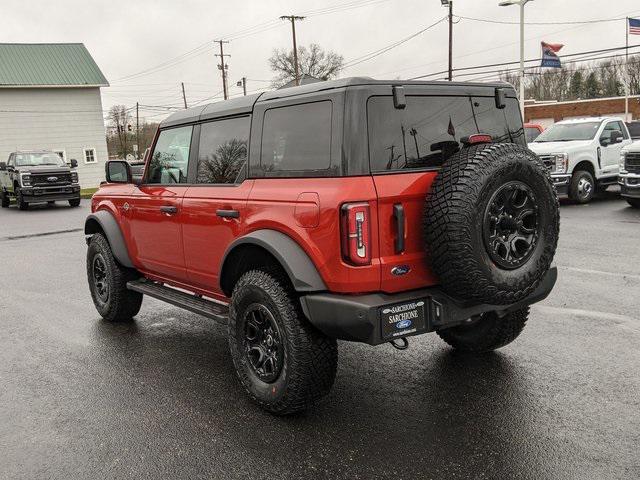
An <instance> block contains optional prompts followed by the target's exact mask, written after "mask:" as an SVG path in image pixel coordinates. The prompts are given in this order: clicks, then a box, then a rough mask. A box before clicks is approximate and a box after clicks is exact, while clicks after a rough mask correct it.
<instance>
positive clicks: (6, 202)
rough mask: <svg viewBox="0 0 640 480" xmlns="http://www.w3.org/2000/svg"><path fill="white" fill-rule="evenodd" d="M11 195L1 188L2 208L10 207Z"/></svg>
mask: <svg viewBox="0 0 640 480" xmlns="http://www.w3.org/2000/svg"><path fill="white" fill-rule="evenodd" d="M10 201H11V200H10V199H9V195H7V192H5V191H4V190H0V203H1V204H2V208H9V202H10Z"/></svg>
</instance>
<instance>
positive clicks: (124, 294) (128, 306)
mask: <svg viewBox="0 0 640 480" xmlns="http://www.w3.org/2000/svg"><path fill="white" fill-rule="evenodd" d="M98 255H99V256H100V257H101V259H102V260H103V263H104V266H105V271H106V273H107V280H106V284H107V285H108V297H107V298H106V299H105V300H103V299H102V298H101V297H100V295H99V293H98V290H97V288H98V287H97V286H96V282H95V280H94V265H95V264H94V260H95V258H96V256H98ZM139 276H140V275H139V274H138V273H137V272H136V271H135V270H133V269H130V268H126V267H123V266H122V265H120V264H119V263H118V262H117V260H116V259H115V257H114V256H113V253H112V252H111V246H110V245H109V242H108V241H107V239H106V238H105V237H104V236H103V235H102V234H100V233H96V234H94V235H93V236H92V237H91V240H90V242H89V248H88V250H87V280H88V282H89V290H90V291H91V298H92V299H93V304H94V305H95V307H96V310H98V313H99V314H100V316H101V317H102V318H104V319H105V320H106V321H108V322H121V321H129V320H131V319H132V318H133V317H135V316H136V315H137V314H138V312H139V311H140V307H141V306H142V298H143V295H142V294H141V293H138V292H133V291H131V290H128V289H127V282H129V281H131V280H136V279H137V278H139Z"/></svg>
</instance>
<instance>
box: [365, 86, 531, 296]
mask: <svg viewBox="0 0 640 480" xmlns="http://www.w3.org/2000/svg"><path fill="white" fill-rule="evenodd" d="M488 91H489V92H491V93H493V90H492V89H488ZM367 103H368V104H367V123H368V131H369V162H370V167H371V171H372V173H373V178H374V182H375V187H376V190H377V194H378V217H379V244H380V262H381V267H382V270H381V271H382V273H381V276H382V279H381V289H382V290H383V291H386V292H396V291H400V290H407V289H412V288H420V287H423V286H425V285H431V284H434V283H436V282H437V279H436V278H435V277H434V275H433V273H432V272H431V269H430V268H429V266H428V265H429V260H428V258H427V253H426V251H425V244H424V241H423V238H422V220H423V214H424V205H425V198H426V194H427V192H428V191H429V189H430V188H431V184H432V183H433V181H434V180H435V177H436V175H437V173H438V170H439V168H440V166H441V165H442V164H443V162H445V161H446V160H447V159H448V158H449V157H450V156H451V155H453V154H454V153H456V152H457V151H459V150H460V148H462V144H461V139H462V138H463V137H465V136H468V135H472V134H476V133H485V134H489V135H492V137H493V140H494V141H496V142H509V141H513V142H516V143H520V144H523V145H524V144H525V141H524V129H523V126H522V121H521V119H520V113H519V109H518V104H517V100H516V99H515V98H507V99H506V103H507V106H506V108H504V109H498V108H496V102H495V98H494V97H493V95H492V96H490V97H489V96H488V97H471V96H433V95H407V96H406V107H405V108H395V107H394V102H393V97H392V96H391V95H389V96H373V97H370V98H369V100H368V102H367ZM508 125H511V126H512V128H511V129H509V128H508Z"/></svg>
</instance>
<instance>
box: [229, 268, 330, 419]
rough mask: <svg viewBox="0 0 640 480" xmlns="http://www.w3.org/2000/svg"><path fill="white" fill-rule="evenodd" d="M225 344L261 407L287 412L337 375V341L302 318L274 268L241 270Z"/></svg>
mask: <svg viewBox="0 0 640 480" xmlns="http://www.w3.org/2000/svg"><path fill="white" fill-rule="evenodd" d="M229 313H230V314H229V330H228V335H229V348H230V350H231V358H232V359H233V365H234V367H235V370H236V373H237V375H238V378H239V379H240V382H241V383H242V386H243V387H244V388H245V390H246V391H247V393H248V394H249V396H250V398H251V399H252V400H253V401H254V402H255V403H257V404H258V405H259V406H260V407H262V408H263V409H265V410H266V411H268V412H270V413H273V414H276V415H288V414H292V413H295V412H299V411H302V410H305V409H307V408H308V407H310V406H311V405H312V404H313V403H314V402H315V401H317V400H318V399H320V398H321V397H323V396H324V395H326V394H327V393H329V391H330V390H331V387H332V385H333V382H334V380H335V376H336V369H337V362H338V350H337V345H336V341H335V340H334V339H331V338H329V337H327V336H325V335H324V334H322V333H321V332H319V331H318V330H316V329H315V328H314V327H313V325H311V324H310V323H309V321H308V320H307V319H306V318H305V316H304V314H303V313H302V310H301V308H300V303H299V302H298V301H297V299H296V298H295V293H294V292H293V290H292V289H291V287H290V286H289V283H288V279H287V278H286V277H285V276H284V275H283V274H282V273H281V272H280V271H278V270H271V269H269V270H252V271H249V272H247V273H245V274H244V275H243V276H242V277H241V278H240V280H238V283H237V284H236V286H235V288H234V289H233V295H232V297H231V305H230V312H229Z"/></svg>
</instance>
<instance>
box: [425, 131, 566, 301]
mask: <svg viewBox="0 0 640 480" xmlns="http://www.w3.org/2000/svg"><path fill="white" fill-rule="evenodd" d="M513 184H517V185H524V187H522V188H528V189H529V190H530V192H531V195H533V196H534V197H535V203H534V204H533V205H534V206H535V207H536V210H535V212H536V217H535V218H536V234H535V242H533V241H532V242H531V247H530V248H529V249H528V252H529V253H528V254H527V255H528V256H523V258H522V262H523V263H522V264H521V265H519V266H517V267H515V268H512V267H511V266H508V267H504V266H500V265H499V264H498V263H496V261H495V257H492V253H491V252H490V250H491V249H490V248H489V246H488V245H486V242H485V233H484V232H485V230H484V225H485V223H484V222H485V218H486V215H488V209H489V205H490V202H491V201H492V198H494V197H493V196H495V195H496V194H497V192H499V191H501V189H504V188H508V187H509V186H510V185H513ZM423 228H424V238H425V241H426V245H425V248H426V250H427V252H428V254H429V257H430V262H431V265H432V267H433V270H434V272H435V273H436V275H437V276H438V277H439V279H440V282H441V286H442V288H443V289H444V290H445V291H446V292H447V293H448V294H449V295H451V296H453V297H456V298H459V299H462V300H473V301H476V302H482V303H488V304H494V305H500V304H510V303H515V302H517V301H519V300H522V299H524V298H526V297H527V296H529V295H530V294H531V293H532V292H533V291H534V290H535V289H536V287H538V285H539V284H540V282H541V281H542V279H543V277H544V276H545V274H546V273H547V271H548V270H549V267H550V266H551V262H552V260H553V256H554V254H555V251H556V246H557V243H558V234H559V228H560V216H559V211H558V197H557V194H556V191H555V188H554V186H553V183H552V182H551V178H550V177H549V174H548V171H547V170H546V168H545V166H544V165H543V164H542V162H541V161H540V160H539V158H538V156H537V155H536V154H534V153H533V152H531V151H530V150H528V149H527V148H525V147H521V146H519V145H515V144H511V143H495V144H483V145H475V146H471V147H468V148H464V149H462V150H461V151H459V152H457V153H456V154H454V155H453V156H452V157H451V158H450V159H449V160H448V161H447V162H446V163H445V164H444V165H443V166H442V168H441V169H440V172H439V173H438V176H437V177H436V179H435V181H434V183H433V185H432V188H431V191H430V193H429V194H428V196H427V201H426V208H425V211H424V217H423Z"/></svg>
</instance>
